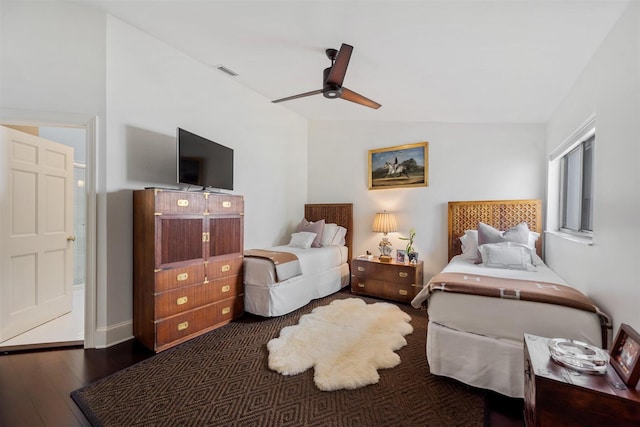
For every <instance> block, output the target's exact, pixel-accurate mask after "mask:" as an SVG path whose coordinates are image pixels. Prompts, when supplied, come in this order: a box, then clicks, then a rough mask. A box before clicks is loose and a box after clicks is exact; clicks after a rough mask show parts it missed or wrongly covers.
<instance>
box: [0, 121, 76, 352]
mask: <svg viewBox="0 0 640 427" xmlns="http://www.w3.org/2000/svg"><path fill="white" fill-rule="evenodd" d="M74 239H75V237H74V236H73V148H72V147H69V146H66V145H63V144H59V143H56V142H53V141H49V140H46V139H44V138H39V137H36V136H33V135H30V134H27V133H24V132H19V131H16V130H13V129H9V128H7V127H4V126H0V342H2V341H5V340H7V339H9V338H12V337H14V336H16V335H19V334H21V333H23V332H25V331H28V330H29V329H32V328H34V327H36V326H39V325H41V324H43V323H46V322H48V321H50V320H52V319H55V318H56V317H59V316H62V315H63V314H66V313H68V312H70V311H71V308H72V303H73V240H74Z"/></svg>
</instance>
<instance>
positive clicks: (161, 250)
mask: <svg viewBox="0 0 640 427" xmlns="http://www.w3.org/2000/svg"><path fill="white" fill-rule="evenodd" d="M133 202H134V203H133V205H134V211H133V215H134V233H133V236H134V241H133V257H134V276H133V280H134V282H133V285H134V316H133V322H134V325H133V326H134V335H135V336H136V338H137V339H138V340H139V341H140V342H142V344H144V345H145V346H146V347H148V348H150V349H152V350H154V351H162V350H165V349H167V348H170V347H172V346H175V345H177V344H179V343H181V342H184V341H186V340H188V339H191V338H193V337H196V336H198V335H201V334H203V333H205V332H207V331H210V330H212V329H215V328H217V327H219V326H222V325H225V324H227V323H229V322H230V321H231V320H232V319H234V318H237V317H238V316H240V315H242V313H243V308H244V291H243V283H242V251H243V239H244V236H243V230H244V222H243V220H244V200H243V198H242V196H235V195H227V194H213V193H206V192H182V191H169V190H156V189H147V190H140V191H134V193H133Z"/></svg>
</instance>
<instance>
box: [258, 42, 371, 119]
mask: <svg viewBox="0 0 640 427" xmlns="http://www.w3.org/2000/svg"><path fill="white" fill-rule="evenodd" d="M352 51H353V46H350V45H348V44H345V43H342V46H341V47H340V51H337V50H336V49H327V50H326V54H327V57H328V58H329V59H330V60H331V67H329V68H325V69H324V74H323V79H322V82H323V85H322V86H323V87H322V89H318V90H314V91H311V92H306V93H301V94H299V95H293V96H288V97H286V98H281V99H276V100H275V101H271V102H284V101H290V100H292V99H298V98H304V97H305V96H311V95H318V94H320V93H321V94H323V95H324V97H325V98H329V99H336V98H342V99H345V100H347V101H351V102H355V103H356V104H360V105H364V106H365V107H370V108H375V109H378V108H380V107H381V105H380V104H378V103H377V102H375V101H372V100H370V99H369V98H365V97H364V96H362V95H360V94H358V93H356V92H354V91H352V90H349V89H347V88H346V87H344V86H342V82H343V81H344V76H345V74H346V73H347V67H348V66H349V59H351V52H352Z"/></svg>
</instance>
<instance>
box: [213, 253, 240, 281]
mask: <svg viewBox="0 0 640 427" xmlns="http://www.w3.org/2000/svg"><path fill="white" fill-rule="evenodd" d="M241 273H242V255H238V256H235V257H231V258H225V259H222V260H215V261H210V262H209V263H208V264H207V279H208V280H209V281H211V280H216V279H221V278H223V277H228V276H237V275H240V274H241Z"/></svg>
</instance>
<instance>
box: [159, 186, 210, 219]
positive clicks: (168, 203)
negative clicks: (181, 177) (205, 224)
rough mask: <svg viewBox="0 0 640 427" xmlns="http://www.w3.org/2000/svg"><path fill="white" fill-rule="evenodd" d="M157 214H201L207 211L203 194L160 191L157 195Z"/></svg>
mask: <svg viewBox="0 0 640 427" xmlns="http://www.w3.org/2000/svg"><path fill="white" fill-rule="evenodd" d="M155 200H156V213H159V214H163V215H184V214H200V215H202V214H203V213H204V211H205V202H206V200H205V198H204V194H203V193H195V192H194V193H188V192H184V191H166V190H162V191H158V193H157V195H156V199H155Z"/></svg>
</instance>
